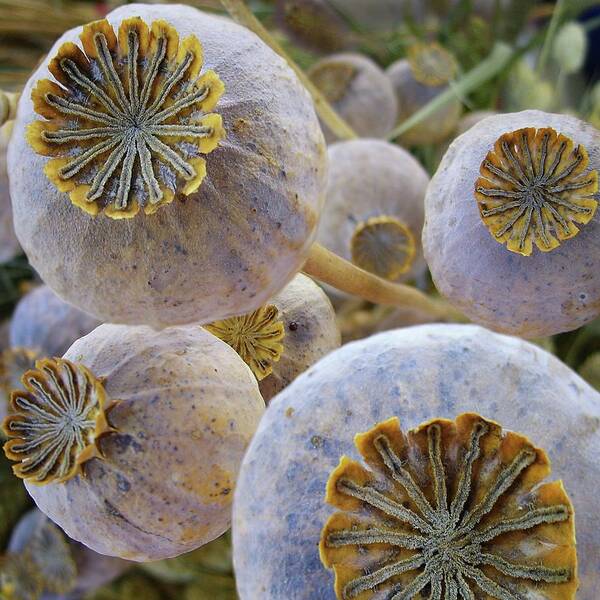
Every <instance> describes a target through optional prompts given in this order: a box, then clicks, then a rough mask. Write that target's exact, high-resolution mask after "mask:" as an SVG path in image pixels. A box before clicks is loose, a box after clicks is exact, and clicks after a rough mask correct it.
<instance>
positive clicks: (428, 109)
mask: <svg viewBox="0 0 600 600" xmlns="http://www.w3.org/2000/svg"><path fill="white" fill-rule="evenodd" d="M513 53H514V50H513V48H511V47H510V46H509V45H508V44H505V43H504V42H497V43H496V45H495V46H494V48H493V49H492V51H491V52H490V54H489V55H488V56H487V57H486V58H485V59H484V60H482V61H481V62H480V63H479V64H478V65H477V66H476V67H475V68H473V69H471V70H470V71H469V72H468V73H465V74H464V75H463V76H462V77H461V78H460V79H458V80H457V81H456V83H454V84H453V85H452V86H451V87H449V88H448V89H447V90H445V91H444V92H442V93H441V94H439V96H436V97H435V98H433V100H431V101H430V102H428V103H427V104H426V105H425V106H423V108H421V109H419V110H418V111H417V112H416V113H414V114H412V115H411V116H410V117H409V118H408V119H406V120H405V121H403V122H402V123H400V125H398V127H396V128H395V129H394V130H393V131H392V132H391V133H390V134H389V136H388V139H389V140H395V139H396V138H397V137H398V136H400V135H402V134H404V133H406V132H407V131H409V130H410V129H412V128H413V127H415V126H416V125H418V124H419V123H422V122H423V121H426V120H427V119H428V118H429V117H431V115H432V114H434V113H435V112H436V111H438V110H439V109H440V108H442V107H443V106H445V105H446V104H448V103H449V102H451V101H452V100H454V99H455V98H456V97H457V96H458V97H462V96H466V95H468V94H470V93H471V92H472V91H474V90H476V89H477V88H478V87H480V86H481V85H483V84H484V83H485V82H486V81H489V80H490V79H492V78H494V77H495V76H496V75H497V74H498V73H500V72H501V71H502V70H503V69H504V68H505V67H506V65H507V64H508V63H509V61H510V60H511V58H512V56H513Z"/></svg>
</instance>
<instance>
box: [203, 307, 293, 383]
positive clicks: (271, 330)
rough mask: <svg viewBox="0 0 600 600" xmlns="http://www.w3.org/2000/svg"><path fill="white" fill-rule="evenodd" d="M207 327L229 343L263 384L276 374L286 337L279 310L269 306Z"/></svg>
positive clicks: (206, 326) (206, 327)
mask: <svg viewBox="0 0 600 600" xmlns="http://www.w3.org/2000/svg"><path fill="white" fill-rule="evenodd" d="M204 328H205V329H206V330H208V331H209V332H210V333H212V334H213V335H215V336H217V337H218V338H219V339H221V340H223V341H224V342H225V343H227V344H229V345H230V346H231V347H232V348H233V349H234V350H235V351H236V352H237V353H238V354H239V355H240V357H241V358H242V359H243V361H244V362H245V363H246V364H247V365H248V366H249V367H250V368H251V369H252V372H253V373H254V375H255V376H256V378H257V379H258V380H259V381H261V380H262V379H264V378H265V377H267V375H269V374H270V373H271V372H272V371H273V363H274V362H277V361H278V360H279V358H280V357H281V354H282V352H283V344H282V343H281V342H282V340H283V338H284V336H285V328H284V325H283V322H282V321H281V320H280V319H279V310H278V309H277V307H276V306H273V305H272V304H268V305H267V306H263V307H261V308H259V309H258V310H255V311H254V312H251V313H249V314H247V315H243V316H241V317H231V318H229V319H224V320H222V321H215V322H214V323H211V324H210V325H205V326H204Z"/></svg>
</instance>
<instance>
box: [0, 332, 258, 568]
mask: <svg viewBox="0 0 600 600" xmlns="http://www.w3.org/2000/svg"><path fill="white" fill-rule="evenodd" d="M22 381H23V387H24V389H21V390H17V391H15V392H13V395H12V408H13V411H12V413H11V414H10V415H9V416H8V417H7V418H6V419H5V421H4V430H5V432H6V434H7V435H8V436H9V441H8V442H7V443H6V444H5V445H4V450H5V453H6V455H7V456H8V457H9V458H10V459H11V460H13V461H16V464H15V465H14V466H13V470H14V472H15V474H16V475H17V476H19V477H21V478H23V479H24V480H25V485H26V487H27V490H28V491H29V494H30V495H31V496H32V497H33V499H34V500H35V502H36V504H37V505H38V507H39V508H40V510H42V511H43V512H44V513H45V514H46V515H47V516H48V517H50V518H51V519H52V520H53V521H54V522H55V523H57V524H58V525H59V526H60V527H62V528H63V529H64V530H65V532H66V533H67V534H68V535H69V536H70V537H72V538H73V539H75V540H77V541H80V542H82V543H84V544H85V545H86V546H88V547H90V548H91V549H92V550H94V551H96V552H99V553H101V554H107V555H110V556H117V557H120V558H126V559H131V560H136V561H148V560H160V559H162V558H170V557H172V556H176V555H178V554H182V553H183V552H188V551H191V550H193V549H195V548H198V547H199V546H201V545H203V544H205V543H207V542H209V541H211V540H212V539H214V538H216V537H217V536H219V535H221V534H222V533H223V532H224V531H226V530H227V528H228V527H229V522H230V511H231V508H230V507H231V498H232V490H233V486H234V484H235V480H236V477H237V471H238V468H239V464H240V462H241V458H242V455H243V453H244V451H245V449H246V446H247V444H248V442H249V440H250V438H251V436H252V434H253V433H254V430H255V428H256V426H257V424H258V421H259V419H260V417H261V415H262V413H263V411H264V401H263V399H262V398H261V396H260V392H259V390H258V386H257V384H256V381H255V379H254V377H253V375H252V373H251V372H250V370H249V369H248V367H247V366H246V365H245V364H244V363H243V361H242V360H240V358H239V357H238V355H237V354H236V353H235V352H234V351H233V350H232V349H231V348H230V347H229V346H227V344H224V343H223V342H221V341H220V340H218V339H216V338H215V337H214V336H211V335H210V334H208V333H207V332H206V331H204V330H203V329H202V328H200V327H187V328H181V327H174V328H167V329H163V330H162V331H160V332H155V331H153V330H152V329H150V328H148V327H128V326H123V325H101V326H100V327H98V328H96V329H95V330H94V331H92V332H91V333H90V334H88V335H87V336H85V337H84V338H81V339H80V340H78V341H77V342H75V344H73V346H71V348H70V349H69V350H68V351H67V353H66V354H65V356H64V358H62V359H45V360H41V361H38V362H37V364H36V368H35V369H31V370H29V371H27V372H26V373H25V375H24V376H23V380H22ZM65 507H68V510H65Z"/></svg>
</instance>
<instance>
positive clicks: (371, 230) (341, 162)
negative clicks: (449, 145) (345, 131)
mask: <svg viewBox="0 0 600 600" xmlns="http://www.w3.org/2000/svg"><path fill="white" fill-rule="evenodd" d="M328 154H329V176H328V182H327V202H326V205H325V208H324V211H323V215H322V217H321V222H320V224H319V233H318V238H317V239H318V241H319V242H320V243H321V244H322V245H323V246H325V247H326V248H329V249H330V250H332V251H333V252H334V253H336V254H339V255H340V256H342V257H344V258H347V259H348V260H351V261H352V262H353V263H354V264H356V265H357V266H359V267H361V268H363V269H365V270H366V271H370V272H372V273H375V274H376V275H379V276H380V277H383V278H385V279H388V280H391V281H397V280H399V279H407V278H409V277H414V276H416V275H417V274H419V273H421V272H422V271H423V270H424V268H425V263H424V261H423V254H422V250H421V244H420V237H421V229H422V227H423V213H424V211H423V198H424V197H425V190H426V189H427V184H428V183H429V177H428V176H427V173H426V172H425V169H423V167H421V165H420V164H419V163H418V162H417V161H416V160H415V159H414V158H413V157H412V156H411V155H410V154H409V153H408V152H407V151H406V150H404V149H403V148H400V147H399V146H397V145H395V144H390V143H388V142H384V141H380V140H352V141H348V142H339V143H336V144H333V145H331V146H330V147H329V150H328Z"/></svg>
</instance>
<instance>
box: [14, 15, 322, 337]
mask: <svg viewBox="0 0 600 600" xmlns="http://www.w3.org/2000/svg"><path fill="white" fill-rule="evenodd" d="M178 40H179V42H178ZM82 48H83V49H82ZM136 64H137V69H135V68H134V66H132V65H136ZM136 73H137V75H138V77H137V78H136V77H133V76H132V77H130V76H129V74H136ZM198 75H199V79H198ZM57 80H59V81H60V85H59V84H58V83H56V81H57ZM173 84H174V85H173ZM129 90H132V92H131V93H130V91H129ZM32 95H33V97H32ZM136 98H137V100H136ZM146 99H147V100H146ZM120 107H121V108H120ZM122 107H125V108H122ZM180 109H181V110H180ZM73 111H74V112H73ZM90 111H91V112H90ZM178 111H179V112H178ZM69 115H71V116H69ZM73 115H74V116H73ZM127 115H133V116H131V118H130V117H128V116H127ZM67 117H68V118H67ZM90 119H91V121H90ZM84 130H85V131H84ZM159 138H160V139H159ZM132 140H133V141H132ZM136 140H137V141H136ZM134 142H135V143H134ZM46 155H52V156H53V158H52V159H51V160H48V159H47V158H46ZM325 166H326V156H325V146H324V142H323V136H322V133H321V130H320V127H319V123H318V119H317V117H316V115H315V112H314V108H313V105H312V102H311V99H310V97H309V95H308V93H307V92H306V91H305V90H304V89H303V87H302V86H301V84H300V83H299V81H298V80H297V78H296V76H295V75H294V73H293V72H292V71H291V69H290V68H289V67H288V66H287V65H286V64H285V62H284V61H283V59H281V58H280V57H279V56H277V55H276V54H275V53H274V52H273V51H272V50H271V49H270V48H268V47H267V46H266V45H265V44H263V43H262V42H261V41H260V40H259V39H258V38H257V37H256V36H255V35H254V34H253V33H251V32H249V31H248V30H246V29H244V28H242V27H240V26H238V25H236V24H234V23H233V22H231V21H229V20H228V19H223V18H221V17H218V16H212V15H209V14H205V13H202V12H200V11H198V10H195V9H193V8H190V7H186V6H181V5H169V6H156V5H144V4H131V5H128V6H124V7H121V8H119V9H117V10H115V11H114V12H112V13H110V14H109V15H108V16H107V18H106V20H104V21H98V22H95V23H93V24H90V25H88V26H86V27H84V28H76V29H73V30H71V31H68V32H67V33H65V34H64V35H63V36H62V37H61V38H60V39H59V40H58V42H57V43H56V44H55V45H54V47H53V48H52V50H51V51H50V53H49V60H47V61H45V62H44V63H43V64H42V65H41V66H40V67H39V68H38V69H37V71H36V72H35V73H34V74H33V76H32V77H31V79H30V80H29V81H28V83H27V85H26V87H25V89H24V91H23V95H22V97H21V100H20V103H19V107H18V113H17V119H16V122H15V127H14V135H13V137H12V142H11V144H10V147H9V171H10V177H11V196H12V199H13V208H14V215H15V228H16V231H17V235H18V237H19V239H20V240H21V242H22V243H23V245H24V249H25V251H26V253H27V255H28V257H29V259H30V261H31V263H32V264H33V265H34V267H35V268H36V270H37V271H38V272H39V273H40V275H41V277H42V278H43V279H44V281H45V282H46V283H47V284H48V285H49V286H50V287H51V288H52V289H53V290H54V291H55V292H56V293H57V294H58V295H59V296H61V297H62V298H64V299H65V300H67V301H68V302H71V303H72V304H74V305H75V306H77V307H79V308H81V309H82V310H84V311H86V312H89V313H90V314H93V315H95V316H97V317H98V318H100V319H101V320H103V321H111V322H120V323H131V324H150V325H153V326H164V325H170V324H184V323H191V322H196V323H197V322H210V321H212V320H215V319H219V318H224V317H227V316H230V315H234V314H241V313H244V312H247V311H249V310H254V309H256V308H258V307H259V306H261V305H262V304H264V303H265V302H266V301H267V300H268V298H269V297H271V296H272V295H273V294H275V293H276V292H278V291H279V290H280V289H281V288H283V286H284V285H285V284H286V283H287V282H288V281H289V280H290V279H291V277H292V276H293V274H295V273H296V272H297V271H298V270H299V269H300V266H301V265H302V264H303V262H304V261H305V259H306V257H307V253H308V249H309V247H310V244H311V242H312V238H313V236H314V233H315V230H316V225H317V219H318V215H319V212H320V207H321V201H322V195H323V191H324V177H325ZM57 185H58V188H57ZM61 190H62V191H61ZM89 213H92V214H89ZM96 213H97V216H95V217H94V216H93V214H96Z"/></svg>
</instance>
